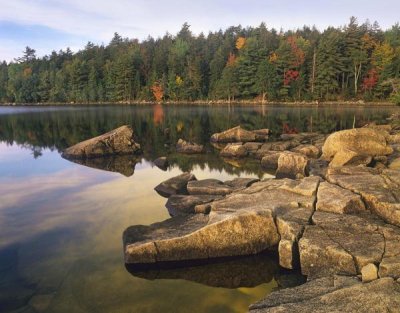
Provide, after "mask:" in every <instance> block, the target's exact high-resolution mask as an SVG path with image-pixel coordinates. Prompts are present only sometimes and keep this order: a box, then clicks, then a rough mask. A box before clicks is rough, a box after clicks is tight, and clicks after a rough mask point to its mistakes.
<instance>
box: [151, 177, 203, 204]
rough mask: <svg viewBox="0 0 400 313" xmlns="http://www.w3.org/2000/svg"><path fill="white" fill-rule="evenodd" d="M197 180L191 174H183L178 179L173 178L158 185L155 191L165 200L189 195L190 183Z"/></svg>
mask: <svg viewBox="0 0 400 313" xmlns="http://www.w3.org/2000/svg"><path fill="white" fill-rule="evenodd" d="M192 180H196V176H194V175H193V174H191V173H183V174H181V175H178V176H176V177H172V178H170V179H167V180H166V181H164V182H162V183H161V184H159V185H157V186H156V187H155V188H154V190H155V191H157V193H158V194H159V195H160V196H162V197H165V198H168V197H170V196H172V195H175V194H187V193H188V191H187V184H188V182H189V181H192Z"/></svg>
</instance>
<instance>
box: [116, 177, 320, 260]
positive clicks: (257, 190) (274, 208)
mask: <svg viewBox="0 0 400 313" xmlns="http://www.w3.org/2000/svg"><path fill="white" fill-rule="evenodd" d="M318 184H319V178H316V177H310V178H306V179H304V180H303V181H293V180H290V179H283V180H275V179H271V180H266V181H261V182H254V183H253V184H252V185H251V186H250V187H248V188H245V189H242V190H239V191H236V192H234V193H231V194H229V195H227V196H226V197H225V198H223V199H221V200H215V201H212V202H210V203H209V204H207V205H208V207H209V209H208V210H207V211H208V212H209V214H208V215H203V214H197V215H194V216H189V217H179V218H172V219H170V220H167V221H165V222H162V223H156V224H153V225H150V226H140V225H139V226H132V227H129V228H128V229H127V230H126V231H125V233H124V247H125V248H124V249H125V261H126V263H156V262H168V261H182V260H196V259H208V258H216V257H227V256H237V255H248V254H256V253H259V252H261V251H264V250H266V249H268V248H271V247H275V246H277V245H278V243H279V241H280V238H281V235H280V233H279V231H280V230H279V229H282V230H281V231H282V234H283V232H285V233H290V232H291V233H292V234H291V235H288V237H287V238H288V240H289V241H290V242H293V241H296V240H297V239H298V238H299V234H300V233H301V232H302V229H303V228H304V226H305V225H303V224H307V223H308V221H309V219H310V217H311V215H312V212H313V207H314V203H315V199H316V191H317V186H318ZM192 197H196V196H195V195H193V196H192ZM201 197H204V195H203V196H201ZM208 197H215V195H214V196H208ZM170 199H171V198H170ZM200 206H202V205H200ZM197 207H198V206H196V207H195V209H194V210H195V212H198V211H200V210H197ZM299 209H303V210H305V212H304V215H305V218H304V219H301V218H298V219H297V220H296V218H295V217H294V216H291V215H290V214H289V212H291V211H294V210H299ZM277 216H280V217H281V219H282V220H283V222H282V223H283V224H282V223H281V224H282V226H280V227H279V228H278V227H277V224H276V222H275V219H276V218H277ZM285 216H287V218H285ZM286 219H287V220H289V219H290V220H291V223H292V226H290V227H292V228H293V229H292V228H290V227H289V226H286V225H285V224H284V223H285V221H286ZM296 222H297V223H299V224H302V225H298V227H296V226H295V225H294V224H295V223H296Z"/></svg>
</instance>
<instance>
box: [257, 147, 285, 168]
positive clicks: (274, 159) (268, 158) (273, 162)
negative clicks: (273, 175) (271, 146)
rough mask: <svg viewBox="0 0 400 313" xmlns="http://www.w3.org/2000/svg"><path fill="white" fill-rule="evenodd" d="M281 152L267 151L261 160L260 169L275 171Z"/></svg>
mask: <svg viewBox="0 0 400 313" xmlns="http://www.w3.org/2000/svg"><path fill="white" fill-rule="evenodd" d="M282 153H283V152H277V151H268V153H265V154H264V156H263V158H262V159H261V167H262V168H264V169H271V170H276V169H277V168H278V160H279V157H280V156H281V154H282Z"/></svg>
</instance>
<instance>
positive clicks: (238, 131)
mask: <svg viewBox="0 0 400 313" xmlns="http://www.w3.org/2000/svg"><path fill="white" fill-rule="evenodd" d="M211 141H212V142H222V143H231V142H250V141H256V134H255V133H254V132H252V131H249V130H246V129H243V128H242V127H240V126H236V127H234V128H231V129H228V130H225V131H223V132H221V133H216V134H214V135H212V136H211Z"/></svg>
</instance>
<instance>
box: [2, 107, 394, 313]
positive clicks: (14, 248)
mask: <svg viewBox="0 0 400 313" xmlns="http://www.w3.org/2000/svg"><path fill="white" fill-rule="evenodd" d="M394 110H396V108H390V107H383V108H379V107H376V108H373V107H372V108H362V107H357V108H343V107H340V108H339V107H327V108H299V107H243V108H238V107H236V108H232V107H231V108H229V107H218V108H214V109H212V108H210V107H182V106H179V107H162V106H153V107H130V106H102V107H73V108H71V107H46V108H24V107H19V108H4V107H0V195H1V196H0V312H189V311H190V312H193V313H196V312H218V313H223V312H246V309H247V307H248V305H249V304H250V303H252V302H255V301H257V300H259V299H260V298H262V297H264V296H265V295H266V294H268V293H269V292H270V291H271V290H272V289H274V288H277V287H282V286H286V285H288V284H291V283H293V279H295V278H296V276H294V275H292V274H290V273H288V272H286V271H283V270H282V269H280V268H279V267H278V266H277V264H276V257H275V256H274V255H270V254H263V255H260V256H257V257H247V258H239V259H237V260H236V259H235V260H221V261H218V262H215V263H213V264H208V265H201V266H200V265H198V266H192V265H190V266H188V267H186V268H178V269H159V270H151V271H140V270H134V271H133V273H131V272H130V271H128V270H129V269H126V268H125V265H124V262H123V253H122V232H123V231H124V229H125V228H127V227H128V226H131V225H135V224H151V223H154V222H158V221H162V220H164V219H166V218H168V217H169V215H168V212H167V210H166V208H165V206H164V205H165V202H166V199H164V198H162V197H160V196H158V195H157V194H156V192H155V191H154V190H153V188H154V186H156V185H157V184H158V183H160V182H161V181H163V180H165V179H168V178H170V177H172V176H175V175H178V174H179V173H181V172H182V171H187V170H191V171H193V173H194V174H195V175H196V177H197V178H198V179H203V178H217V179H221V180H228V179H232V178H234V177H239V176H241V177H260V178H262V177H269V174H267V173H263V172H262V171H261V170H260V167H259V164H258V163H257V162H254V161H253V162H240V161H239V162H238V161H228V160H222V159H220V158H219V157H218V155H217V154H216V153H215V151H214V150H213V148H212V147H211V146H209V145H207V149H208V150H209V152H208V154H207V155H203V156H197V157H196V156H190V157H189V156H182V155H178V154H175V153H174V152H173V149H172V148H171V146H172V144H173V143H175V142H176V141H177V139H178V138H184V139H191V140H193V141H196V142H198V143H206V144H207V143H208V140H209V137H210V135H211V134H212V133H214V132H217V131H221V130H223V129H227V128H229V127H232V126H236V125H238V124H241V125H242V126H244V127H246V128H249V129H255V128H270V129H271V130H272V132H273V133H274V134H279V133H281V132H282V130H283V129H285V130H287V129H290V130H293V131H321V132H325V133H328V132H331V131H334V130H339V129H344V128H351V127H352V126H353V124H354V123H355V125H356V126H357V125H363V124H365V123H367V122H369V121H378V122H383V121H384V120H385V118H386V117H387V116H389V115H390V114H391V113H392V112H393V111H394ZM122 124H130V125H132V126H133V128H134V130H135V134H136V135H137V138H138V141H139V142H140V143H141V144H142V147H143V149H144V155H143V157H140V158H130V159H128V160H127V159H116V160H114V159H113V160H111V161H110V162H105V163H104V162H103V163H102V162H98V163H94V164H87V165H88V166H83V165H80V164H76V163H72V162H69V161H67V160H64V159H63V158H61V156H60V151H62V149H64V148H65V147H67V146H69V145H72V144H75V143H77V142H79V141H81V140H83V139H87V138H90V137H93V136H96V135H99V134H101V133H103V132H105V131H108V130H110V129H113V128H115V127H117V126H120V125H122ZM167 154H168V155H169V158H170V163H171V165H170V166H169V168H168V170H167V171H162V170H160V169H158V168H157V167H155V166H154V165H153V164H152V162H151V161H152V160H154V159H155V158H156V157H158V156H162V155H167ZM96 167H97V168H96ZM101 168H103V169H101ZM104 169H108V170H111V171H106V170H104Z"/></svg>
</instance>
